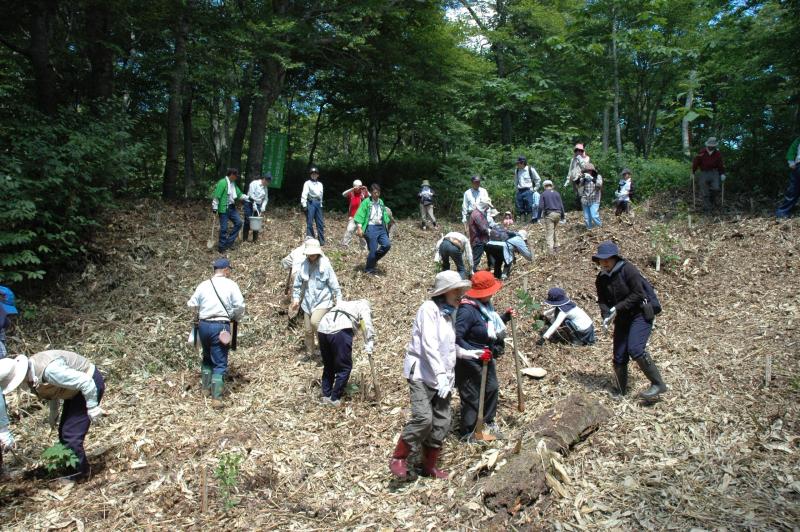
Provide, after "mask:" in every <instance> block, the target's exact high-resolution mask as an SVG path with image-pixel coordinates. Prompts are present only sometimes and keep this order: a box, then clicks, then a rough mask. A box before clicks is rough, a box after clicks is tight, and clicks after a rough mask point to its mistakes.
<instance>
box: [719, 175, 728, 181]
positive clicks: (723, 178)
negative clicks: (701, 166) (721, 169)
mask: <svg viewBox="0 0 800 532" xmlns="http://www.w3.org/2000/svg"><path fill="white" fill-rule="evenodd" d="M726 178H727V176H726V175H725V174H720V175H719V180H720V181H722V182H723V183H724V182H725V179H726Z"/></svg>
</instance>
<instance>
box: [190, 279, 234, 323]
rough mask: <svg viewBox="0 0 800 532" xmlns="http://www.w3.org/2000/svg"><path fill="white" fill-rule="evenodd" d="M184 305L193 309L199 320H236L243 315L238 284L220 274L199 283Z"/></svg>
mask: <svg viewBox="0 0 800 532" xmlns="http://www.w3.org/2000/svg"><path fill="white" fill-rule="evenodd" d="M212 280H213V282H214V284H213V285H212V284H211V282H212ZM215 288H216V292H215V291H214V289H215ZM217 294H219V297H217ZM220 300H222V301H220ZM223 303H224V306H223ZM186 305H187V306H188V307H189V308H191V309H193V310H195V311H196V312H197V313H198V314H199V316H200V319H201V320H218V321H223V320H228V319H230V320H234V321H238V320H239V319H240V318H241V317H242V316H243V315H244V297H242V292H241V291H240V290H239V285H237V284H236V282H234V281H233V280H231V279H228V278H227V277H225V276H222V275H215V276H214V277H212V278H211V279H206V280H205V281H203V282H202V283H200V284H199V285H198V286H197V288H196V289H195V291H194V294H192V297H191V298H189V301H188V302H187V303H186ZM226 310H227V312H226Z"/></svg>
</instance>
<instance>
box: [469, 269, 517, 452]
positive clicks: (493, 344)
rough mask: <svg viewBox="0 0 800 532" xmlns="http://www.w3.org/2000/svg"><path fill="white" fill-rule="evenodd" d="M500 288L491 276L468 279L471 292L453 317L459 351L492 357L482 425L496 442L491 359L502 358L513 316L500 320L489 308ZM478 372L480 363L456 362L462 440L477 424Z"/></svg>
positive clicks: (490, 363) (508, 313) (495, 386)
mask: <svg viewBox="0 0 800 532" xmlns="http://www.w3.org/2000/svg"><path fill="white" fill-rule="evenodd" d="M502 287H503V283H502V281H500V280H498V279H496V278H495V277H494V275H492V273H491V272H488V271H479V272H477V273H476V274H475V275H473V276H472V288H470V289H469V290H468V291H467V293H466V294H464V297H463V298H461V304H460V305H459V307H458V315H457V317H456V344H458V346H459V347H460V348H462V349H469V350H485V349H488V350H490V351H491V353H492V357H491V359H490V360H489V361H488V368H487V369H488V373H487V379H486V393H485V397H484V418H483V421H484V424H485V426H486V429H487V430H488V431H489V432H490V433H493V434H494V435H495V436H496V437H498V438H500V437H502V434H501V433H500V431H499V429H498V428H497V424H496V423H495V414H496V413H497V399H498V391H499V386H498V383H497V374H496V370H495V359H496V358H497V357H499V356H500V355H502V354H503V347H504V338H505V328H506V327H505V324H506V323H507V322H508V321H509V320H510V319H511V318H512V316H513V311H512V310H511V309H508V310H507V311H506V312H505V313H504V314H503V316H500V315H499V314H498V313H497V312H496V311H495V309H494V307H493V306H492V296H494V295H495V294H496V293H497V292H498V291H499V290H500V289H501V288H502ZM482 370H483V364H482V362H481V361H480V360H476V359H472V358H459V359H458V360H457V361H456V386H458V395H459V397H460V398H461V426H460V429H459V433H460V435H461V437H462V438H469V437H470V435H471V434H472V433H473V431H474V430H475V425H476V424H477V421H478V406H479V401H480V391H481V373H482Z"/></svg>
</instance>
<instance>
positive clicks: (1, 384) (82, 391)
mask: <svg viewBox="0 0 800 532" xmlns="http://www.w3.org/2000/svg"><path fill="white" fill-rule="evenodd" d="M0 364H2V366H0V388H2V389H3V391H4V392H5V393H10V392H12V391H13V390H14V389H15V388H16V387H17V386H19V385H20V384H22V383H24V384H25V385H26V386H27V387H28V388H29V389H30V390H31V391H32V392H33V393H34V394H36V396H37V397H39V398H40V399H44V400H47V401H49V404H50V416H49V418H50V425H51V426H55V423H56V419H57V418H58V407H59V401H61V400H63V401H64V406H63V407H62V409H61V421H60V422H59V424H58V441H59V442H61V443H62V444H63V445H64V446H65V447H68V448H70V449H72V451H73V452H74V453H75V456H77V458H78V464H77V465H76V466H75V472H74V473H71V474H70V475H69V476H67V477H66V478H67V479H69V480H84V479H86V478H88V477H89V476H90V475H91V471H92V469H91V466H90V465H89V460H88V459H87V458H86V451H85V450H84V447H83V443H84V441H85V440H86V434H87V433H88V432H89V426H90V425H91V424H92V422H95V421H99V419H100V417H101V416H103V415H104V414H105V412H103V410H102V409H101V408H100V401H101V400H102V399H103V393H104V392H105V389H106V385H105V380H104V379H103V375H102V374H101V373H100V371H99V370H98V369H97V367H96V366H95V365H94V364H93V363H92V362H91V361H90V360H88V359H86V358H84V357H82V356H81V355H79V354H77V353H73V352H72V351H62V350H50V351H41V352H39V353H36V354H35V355H32V356H31V357H30V358H28V357H26V356H24V355H20V356H18V357H16V358H15V359H14V360H11V359H4V360H2V361H0ZM3 410H5V408H3ZM4 414H5V412H0V433H2V424H3V419H2V418H3V417H5V418H6V421H7V419H8V417H7V416H5V415H4ZM7 430H8V424H7V423H6V431H7ZM9 434H10V433H9ZM0 441H3V446H4V447H6V443H5V442H7V441H8V437H6V438H3V437H2V436H0ZM11 446H12V448H13V438H12V439H11Z"/></svg>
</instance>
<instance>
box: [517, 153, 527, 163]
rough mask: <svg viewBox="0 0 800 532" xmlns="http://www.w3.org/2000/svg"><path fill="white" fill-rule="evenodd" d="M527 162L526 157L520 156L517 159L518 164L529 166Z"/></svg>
mask: <svg viewBox="0 0 800 532" xmlns="http://www.w3.org/2000/svg"><path fill="white" fill-rule="evenodd" d="M527 162H528V159H526V158H525V156H524V155H520V156H519V157H517V163H522V164H527Z"/></svg>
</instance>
